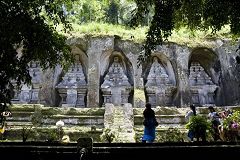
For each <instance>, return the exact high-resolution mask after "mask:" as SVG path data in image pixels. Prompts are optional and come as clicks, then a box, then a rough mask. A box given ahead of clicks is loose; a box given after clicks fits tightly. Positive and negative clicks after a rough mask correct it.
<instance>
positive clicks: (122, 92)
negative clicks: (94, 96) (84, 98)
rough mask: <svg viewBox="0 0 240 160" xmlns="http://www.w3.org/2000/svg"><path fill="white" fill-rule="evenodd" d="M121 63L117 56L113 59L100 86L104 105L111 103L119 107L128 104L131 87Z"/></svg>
mask: <svg viewBox="0 0 240 160" xmlns="http://www.w3.org/2000/svg"><path fill="white" fill-rule="evenodd" d="M122 63H123V62H122V61H121V59H120V58H119V57H118V56H115V57H113V63H112V64H111V65H110V67H109V69H108V71H107V74H106V75H105V77H104V81H103V83H102V85H101V91H102V92H103V98H104V104H105V103H113V104H116V105H120V104H123V103H128V97H129V93H130V91H131V89H132V86H131V84H130V83H129V81H128V77H127V75H126V74H125V72H124V68H123V65H122Z"/></svg>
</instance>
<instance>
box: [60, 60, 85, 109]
mask: <svg viewBox="0 0 240 160" xmlns="http://www.w3.org/2000/svg"><path fill="white" fill-rule="evenodd" d="M56 89H57V90H58V92H59V94H60V96H61V103H60V105H61V106H69V107H85V100H84V99H85V96H86V92H87V83H86V80H85V75H84V73H83V68H82V65H81V63H80V61H76V62H75V63H74V64H73V65H72V66H70V67H69V69H68V71H67V73H66V74H65V75H64V76H63V77H62V81H61V82H60V83H59V84H58V85H57V86H56Z"/></svg>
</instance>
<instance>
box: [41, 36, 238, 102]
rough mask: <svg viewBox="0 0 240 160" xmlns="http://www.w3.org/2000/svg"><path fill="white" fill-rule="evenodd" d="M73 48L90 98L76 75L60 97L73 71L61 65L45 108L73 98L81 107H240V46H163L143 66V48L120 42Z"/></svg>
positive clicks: (45, 77) (99, 40)
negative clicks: (60, 87) (59, 86)
mask: <svg viewBox="0 0 240 160" xmlns="http://www.w3.org/2000/svg"><path fill="white" fill-rule="evenodd" d="M67 43H68V44H70V45H71V46H72V53H73V54H74V55H75V57H76V64H80V65H81V67H80V68H81V72H82V73H83V74H84V76H82V77H84V80H85V81H86V83H87V90H86V93H85V90H83V87H82V86H81V83H79V82H80V79H81V77H78V76H75V75H74V74H72V73H68V75H71V76H70V77H67V78H66V81H68V82H67V83H66V90H61V94H62V95H61V96H60V94H59V93H60V92H59V90H58V89H57V88H56V86H57V84H59V83H60V82H61V81H62V79H63V77H64V75H66V73H67V72H71V71H64V70H63V69H62V68H61V67H59V66H56V68H55V70H47V71H44V73H43V74H42V77H41V87H40V88H39V99H40V101H39V103H43V104H45V105H48V106H61V105H62V104H61V103H60V102H61V101H62V100H61V99H64V98H65V99H68V100H69V99H71V102H72V104H73V106H74V104H75V107H82V106H84V107H101V106H104V105H105V104H106V103H112V102H113V101H115V102H117V103H119V105H122V104H123V103H131V104H132V105H133V106H134V107H144V104H145V101H149V102H151V103H152V104H153V105H154V106H178V107H184V106H188V105H189V104H191V103H194V104H196V105H199V106H208V105H217V106H222V105H237V104H238V105H239V104H240V64H239V63H237V60H236V59H237V56H240V54H239V52H236V49H237V48H238V46H237V45H233V44H231V43H230V42H229V41H224V40H216V41H213V44H214V45H213V47H212V48H207V47H203V46H199V47H196V48H189V47H187V46H180V45H177V44H174V43H168V44H163V45H162V46H157V48H156V50H155V51H153V53H152V57H151V58H150V59H149V61H148V62H144V63H142V64H141V65H140V66H139V67H138V65H137V59H138V55H139V54H140V53H141V52H143V50H142V45H141V44H136V43H133V42H131V41H124V40H121V39H119V38H117V37H88V38H70V39H69V40H68V42H67ZM116 57H117V59H118V60H117V62H115V61H114V59H116ZM154 61H155V63H154ZM72 67H73V69H74V67H75V64H73V66H72ZM110 74H111V75H110ZM106 75H108V76H106ZM109 75H110V79H108V78H109ZM111 77H112V78H111ZM78 83H79V85H76V84H78ZM126 83H127V84H128V87H126ZM103 84H104V85H103ZM105 84H106V85H105ZM73 86H74V87H73ZM124 86H125V87H124ZM68 89H69V90H71V92H70V91H68ZM73 90H74V91H75V92H73ZM139 91H141V92H139ZM137 93H141V95H139V94H137ZM139 97H144V98H139ZM116 99H120V100H119V101H116ZM64 103H67V101H66V102H65V101H64ZM78 104H82V105H81V106H80V105H78Z"/></svg>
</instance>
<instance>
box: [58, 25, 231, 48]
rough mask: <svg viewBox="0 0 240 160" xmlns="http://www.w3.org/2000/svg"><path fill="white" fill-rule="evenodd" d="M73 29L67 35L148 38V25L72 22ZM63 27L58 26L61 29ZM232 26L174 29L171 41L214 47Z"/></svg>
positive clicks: (124, 38) (193, 45)
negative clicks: (214, 28) (128, 25)
mask: <svg viewBox="0 0 240 160" xmlns="http://www.w3.org/2000/svg"><path fill="white" fill-rule="evenodd" d="M72 26H73V30H72V31H71V32H70V33H69V34H67V36H74V37H83V36H85V35H89V36H93V37H96V36H100V37H101V36H113V35H117V36H119V37H121V38H122V39H123V40H131V41H134V42H136V43H143V42H144V41H145V39H146V33H147V30H148V27H138V28H135V29H134V28H129V27H126V26H121V25H113V24H107V23H97V22H92V23H86V24H81V25H79V24H72ZM61 29H62V28H61V27H59V28H58V30H59V31H61ZM229 33H230V27H229V26H226V27H224V28H222V30H220V31H218V32H216V33H215V34H213V33H212V31H211V30H208V31H200V30H198V31H194V32H193V31H190V30H189V29H187V28H181V29H179V30H174V31H173V33H172V35H171V36H170V37H169V39H168V41H169V42H174V43H177V44H179V45H186V46H189V47H196V46H205V47H214V45H215V43H213V40H216V39H226V38H231V36H230V34H229Z"/></svg>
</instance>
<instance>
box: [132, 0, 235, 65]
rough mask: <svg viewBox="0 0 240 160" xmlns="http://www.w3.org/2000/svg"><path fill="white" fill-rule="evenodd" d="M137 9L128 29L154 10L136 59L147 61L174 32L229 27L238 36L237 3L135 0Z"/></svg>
mask: <svg viewBox="0 0 240 160" xmlns="http://www.w3.org/2000/svg"><path fill="white" fill-rule="evenodd" d="M135 2H136V5H137V7H136V9H135V13H134V15H133V17H132V20H131V26H138V25H140V24H141V22H142V21H143V20H144V18H145V17H146V15H148V14H149V12H150V11H152V10H153V11H154V13H153V17H152V20H151V23H150V27H149V30H148V32H147V37H146V43H145V44H144V49H145V52H144V54H143V55H140V56H139V60H140V61H144V60H146V59H147V58H148V57H149V56H150V55H151V51H152V50H154V49H155V46H156V45H161V44H162V43H163V41H165V40H167V39H168V37H169V36H170V35H171V34H172V31H173V30H174V29H178V28H180V27H183V26H184V27H188V28H189V29H190V30H209V29H210V30H212V32H213V33H215V32H216V31H219V30H221V29H222V27H224V26H225V25H230V28H231V34H232V35H233V36H236V37H238V36H239V34H240V12H239V8H240V1H239V0H229V1H226V0H135Z"/></svg>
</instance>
